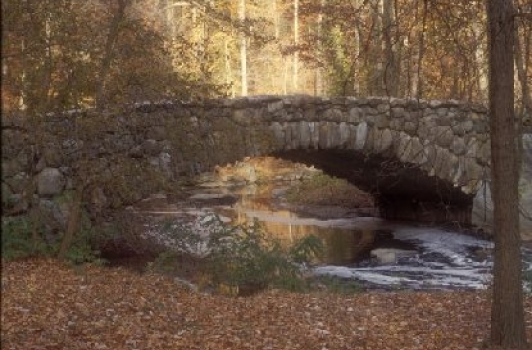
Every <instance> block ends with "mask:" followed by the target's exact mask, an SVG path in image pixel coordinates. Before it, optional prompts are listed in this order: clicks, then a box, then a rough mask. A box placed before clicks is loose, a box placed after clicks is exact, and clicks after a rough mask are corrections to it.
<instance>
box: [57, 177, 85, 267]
mask: <svg viewBox="0 0 532 350" xmlns="http://www.w3.org/2000/svg"><path fill="white" fill-rule="evenodd" d="M80 186H81V185H80ZM81 187H83V186H81ZM82 204H83V188H81V189H77V190H76V191H75V193H74V198H73V200H72V206H71V207H70V214H69V215H68V223H67V228H66V231H65V235H64V236H63V239H62V241H61V247H60V248H59V253H58V254H57V257H58V258H59V259H60V260H63V259H65V257H66V253H67V251H68V249H69V248H70V246H71V245H72V242H73V241H74V237H75V235H76V233H77V231H78V230H79V228H80V225H81V206H82Z"/></svg>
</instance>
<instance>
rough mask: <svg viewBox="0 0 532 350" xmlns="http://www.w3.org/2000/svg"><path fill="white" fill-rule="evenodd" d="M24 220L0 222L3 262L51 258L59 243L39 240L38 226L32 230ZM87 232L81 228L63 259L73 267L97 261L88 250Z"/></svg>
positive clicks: (88, 236) (22, 218) (23, 218)
mask: <svg viewBox="0 0 532 350" xmlns="http://www.w3.org/2000/svg"><path fill="white" fill-rule="evenodd" d="M35 229H36V231H35V235H34V234H33V230H34V227H33V224H32V222H31V220H30V219H29V217H27V216H15V217H3V218H2V258H3V259H6V260H15V259H23V258H29V257H49V256H55V255H56V254H57V251H58V249H59V245H60V241H59V242H47V241H46V240H45V239H44V238H43V236H42V230H43V227H42V226H38V227H36V228H35ZM91 235H92V232H91V231H90V229H87V228H84V229H82V230H81V232H80V233H79V234H77V235H76V237H75V239H74V242H73V243H72V245H71V247H70V249H69V250H68V251H67V254H66V259H67V261H68V262H70V263H73V264H81V263H84V262H93V261H97V260H98V252H97V251H95V250H93V249H92V246H91V243H90V237H91Z"/></svg>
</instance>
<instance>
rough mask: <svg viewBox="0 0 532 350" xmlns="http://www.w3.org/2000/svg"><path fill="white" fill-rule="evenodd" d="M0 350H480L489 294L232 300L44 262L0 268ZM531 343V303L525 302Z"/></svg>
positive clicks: (170, 282)
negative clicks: (0, 281) (0, 284)
mask: <svg viewBox="0 0 532 350" xmlns="http://www.w3.org/2000/svg"><path fill="white" fill-rule="evenodd" d="M1 296H2V300H1V311H2V314H1V340H2V341H1V349H6V350H7V349H117V350H118V349H187V350H188V349H190V350H194V349H198V350H199V349H202V350H203V349H216V350H223V349H272V350H274V349H305V350H312V349H316V350H324V349H331V350H332V349H350V350H356V349H360V350H362V349H364V350H370V349H375V350H386V349H395V350H400V349H418V350H421V349H434V350H442V349H449V350H459V349H467V350H473V349H482V345H483V341H484V340H485V339H487V337H488V335H489V334H488V333H489V318H490V317H489V309H490V302H489V292H487V291H448V292H393V293H391V292H390V293H378V292H366V293H358V294H350V295H343V294H334V293H330V292H329V293H325V292H315V293H309V294H296V293H289V292H284V291H278V290H271V291H266V292H263V293H259V294H256V295H254V296H252V297H246V298H235V297H227V296H221V295H208V294H202V293H198V292H193V291H190V290H188V289H186V288H185V287H184V286H182V285H180V284H179V283H177V282H176V281H175V280H174V279H172V278H169V277H165V276H161V275H157V274H150V273H145V274H139V273H135V272H133V271H130V270H126V269H124V268H108V267H100V266H85V267H79V268H72V267H69V266H68V265H64V264H61V263H59V262H57V261H54V260H43V259H39V260H25V261H15V262H3V263H2V292H1ZM525 304H526V305H525V313H526V321H527V332H528V336H529V339H532V297H530V296H528V297H527V299H526V300H525Z"/></svg>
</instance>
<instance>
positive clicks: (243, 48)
mask: <svg viewBox="0 0 532 350" xmlns="http://www.w3.org/2000/svg"><path fill="white" fill-rule="evenodd" d="M238 18H239V19H240V23H241V25H244V21H245V20H246V0H240V3H239V7H238ZM246 40H247V39H246V33H244V30H241V31H240V73H241V79H242V96H247V94H248V70H247V42H246Z"/></svg>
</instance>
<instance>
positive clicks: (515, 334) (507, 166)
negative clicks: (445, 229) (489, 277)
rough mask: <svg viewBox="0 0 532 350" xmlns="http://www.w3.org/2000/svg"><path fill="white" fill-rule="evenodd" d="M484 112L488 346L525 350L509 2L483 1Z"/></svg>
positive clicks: (511, 7) (512, 50) (510, 1)
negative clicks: (488, 194)
mask: <svg viewBox="0 0 532 350" xmlns="http://www.w3.org/2000/svg"><path fill="white" fill-rule="evenodd" d="M487 13H488V33H489V107H490V108H489V110H490V127H491V167H492V180H493V182H492V190H493V205H494V231H495V253H494V266H493V275H494V276H493V299H492V309H491V343H492V345H493V346H501V347H502V348H503V349H519V350H521V349H522V350H525V349H528V347H527V344H526V343H527V341H526V333H525V321H524V309H523V288H522V285H521V284H522V279H521V264H522V263H521V250H520V237H519V212H518V203H519V202H518V176H517V155H516V153H517V152H516V131H515V116H514V57H513V54H514V29H513V15H514V10H513V4H512V0H489V1H488V3H487Z"/></svg>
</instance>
